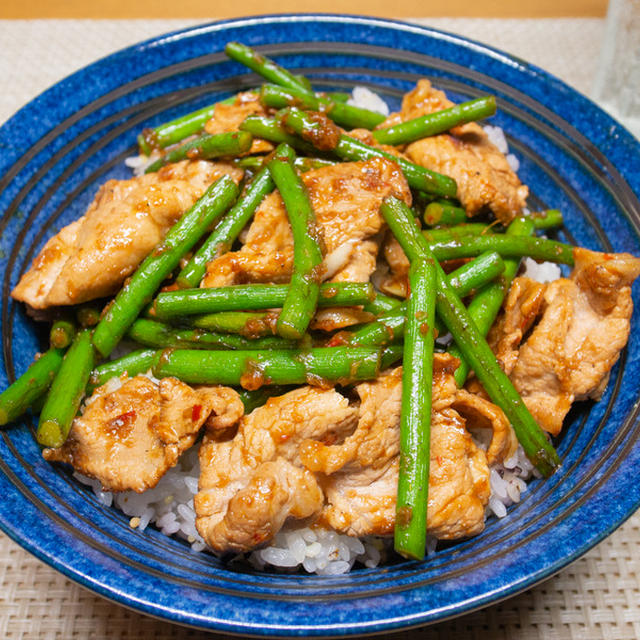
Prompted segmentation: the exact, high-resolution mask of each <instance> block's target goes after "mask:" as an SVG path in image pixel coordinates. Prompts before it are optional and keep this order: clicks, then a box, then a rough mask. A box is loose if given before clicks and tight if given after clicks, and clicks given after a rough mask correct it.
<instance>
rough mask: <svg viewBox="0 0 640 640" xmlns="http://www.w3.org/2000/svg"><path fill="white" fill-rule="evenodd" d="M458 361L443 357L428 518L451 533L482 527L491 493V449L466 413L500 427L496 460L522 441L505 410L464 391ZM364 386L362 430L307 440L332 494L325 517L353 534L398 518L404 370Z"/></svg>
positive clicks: (483, 424) (381, 529)
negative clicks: (479, 442) (335, 440)
mask: <svg viewBox="0 0 640 640" xmlns="http://www.w3.org/2000/svg"><path fill="white" fill-rule="evenodd" d="M456 366H457V360H455V359H454V358H451V357H450V356H448V355H436V357H435V361H434V383H433V406H432V425H431V449H430V458H431V463H430V466H431V468H430V478H429V503H428V516H427V517H428V531H429V533H431V534H433V535H435V536H437V537H438V538H443V539H453V538H459V537H463V536H467V535H473V534H475V533H478V532H479V531H481V530H482V528H483V527H484V508H485V506H486V504H487V502H488V500H489V496H490V487H489V468H488V466H487V454H485V452H484V451H483V450H482V449H480V448H479V447H478V446H476V444H475V443H474V442H473V440H472V438H471V436H470V434H469V432H468V431H467V428H466V426H465V417H466V416H469V423H471V424H473V426H474V427H476V426H477V427H479V428H490V429H493V437H492V442H491V445H490V447H489V457H490V458H491V460H492V461H494V460H501V459H503V458H504V457H506V456H508V455H510V454H511V453H513V451H514V450H515V447H516V445H517V443H516V441H515V436H514V434H513V431H512V429H511V427H510V426H509V424H508V422H507V420H506V418H505V417H504V414H503V413H502V412H501V411H500V409H498V408H497V407H495V406H494V405H492V404H491V403H489V402H488V401H486V400H484V399H483V398H480V397H477V396H473V398H470V397H469V396H471V394H468V393H467V392H459V391H458V390H457V388H456V385H455V380H454V379H453V372H454V371H455V367H456ZM357 390H358V394H359V395H360V399H361V405H360V410H359V414H360V417H359V421H358V426H357V428H356V430H355V431H354V433H353V434H351V435H350V436H348V437H347V438H346V439H345V440H344V442H342V443H339V444H335V445H327V444H323V443H319V442H314V441H306V442H303V443H302V447H301V450H300V452H301V459H302V461H303V463H304V464H305V466H306V467H307V468H309V469H310V470H313V471H315V472H316V474H318V478H319V479H320V480H321V486H322V488H323V490H324V492H325V495H326V501H327V503H326V506H325V508H324V510H323V512H322V514H321V516H320V522H322V523H324V524H325V525H327V526H329V527H331V528H334V529H336V530H337V531H340V532H342V533H347V534H349V535H355V536H363V535H371V534H373V535H390V534H391V533H392V532H393V527H394V523H395V502H396V487H397V481H398V464H399V427H400V410H401V402H402V369H401V368H398V369H395V370H394V371H391V372H389V373H387V374H385V375H383V376H381V377H379V378H378V379H377V380H376V381H374V382H367V383H363V384H361V385H358V388H357ZM454 407H455V408H454ZM463 416H465V417H463Z"/></svg>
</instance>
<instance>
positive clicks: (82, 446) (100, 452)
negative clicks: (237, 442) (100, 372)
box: [43, 376, 244, 493]
mask: <svg viewBox="0 0 640 640" xmlns="http://www.w3.org/2000/svg"><path fill="white" fill-rule="evenodd" d="M121 382H122V385H121V386H120V387H119V388H117V389H115V390H111V389H112V387H113V383H107V384H105V385H103V386H101V387H98V389H96V390H95V392H94V393H93V395H92V396H91V398H90V399H89V400H88V401H87V405H86V409H85V411H84V413H83V414H82V415H81V416H79V417H77V418H76V419H75V420H74V422H73V425H72V427H71V432H70V434H69V437H68V439H67V441H66V442H65V444H64V445H63V446H62V447H60V448H59V449H45V450H44V451H43V456H44V457H45V459H47V460H50V461H57V462H66V463H68V464H70V465H72V466H73V468H74V469H76V471H79V472H80V473H82V474H84V475H87V476H90V477H92V478H96V479H98V480H99V481H100V482H101V483H102V486H103V487H104V488H105V490H109V491H128V490H133V491H137V492H138V493H141V492H142V491H145V490H146V489H150V488H152V487H154V486H155V485H156V484H157V483H158V481H159V480H160V478H161V477H162V476H163V475H164V474H165V473H166V472H167V470H168V469H170V468H171V467H173V466H174V465H175V464H176V462H177V461H178V458H179V457H180V454H181V453H182V452H183V451H185V450H186V449H188V448H189V447H191V446H192V445H193V443H194V442H195V440H196V437H197V435H198V432H199V431H200V428H201V426H202V425H203V424H204V423H205V421H206V422H207V425H208V427H209V428H224V427H226V426H229V425H231V424H235V423H236V422H237V421H238V420H239V419H240V417H241V416H242V414H243V413H244V409H243V405H242V401H241V400H240V397H239V396H238V394H237V393H236V392H235V391H234V390H233V389H231V388H229V387H199V388H194V389H192V388H191V387H189V386H188V385H186V384H184V383H183V382H180V381H179V380H177V379H175V378H165V379H163V380H161V381H160V384H159V385H158V384H156V383H155V382H153V381H152V380H150V379H149V378H147V377H145V376H136V377H135V378H129V379H126V378H123V379H122V380H121Z"/></svg>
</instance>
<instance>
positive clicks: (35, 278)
mask: <svg viewBox="0 0 640 640" xmlns="http://www.w3.org/2000/svg"><path fill="white" fill-rule="evenodd" d="M83 222H84V218H80V219H79V220H76V221H75V222H72V223H71V224H69V225H67V226H66V227H63V228H62V229H61V230H60V231H59V232H58V233H57V234H56V235H55V236H53V238H51V239H50V240H49V241H48V242H47V244H45V245H44V247H43V248H42V250H41V251H40V253H39V254H38V255H37V256H36V257H35V259H34V260H33V262H32V263H31V267H30V268H29V271H27V272H26V273H25V274H24V275H23V276H22V278H20V282H19V283H18V284H17V285H16V287H15V288H14V290H13V291H12V292H11V295H12V297H13V298H15V299H16V300H22V301H23V302H26V303H27V304H29V305H30V306H31V307H32V308H34V309H45V308H46V307H48V306H49V305H48V304H47V296H48V295H49V291H50V290H51V287H52V285H53V283H54V282H56V280H57V279H58V276H59V275H60V272H61V271H62V267H64V265H65V264H66V262H67V261H68V260H69V259H70V258H71V257H72V256H73V255H74V254H75V251H76V248H75V246H76V240H77V238H78V233H79V231H80V228H81V227H82V223H83Z"/></svg>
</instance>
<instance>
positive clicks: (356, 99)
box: [347, 87, 389, 116]
mask: <svg viewBox="0 0 640 640" xmlns="http://www.w3.org/2000/svg"><path fill="white" fill-rule="evenodd" d="M347 104H350V105H352V106H354V107H360V108H361V109H369V111H375V112H376V113H381V114H382V115H383V116H388V115H389V106H388V105H387V103H386V102H385V101H384V100H383V99H382V98H381V97H380V96H379V95H378V94H377V93H374V92H373V91H371V89H367V88H366V87H355V88H354V89H353V91H352V92H351V97H350V98H349V99H348V100H347Z"/></svg>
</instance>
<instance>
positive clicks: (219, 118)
mask: <svg viewBox="0 0 640 640" xmlns="http://www.w3.org/2000/svg"><path fill="white" fill-rule="evenodd" d="M266 114H267V111H266V109H265V108H264V107H263V106H262V104H261V103H260V100H259V97H258V94H257V93H254V92H253V91H246V92H244V93H239V94H238V95H237V96H236V99H235V102H233V103H232V104H217V105H216V108H215V109H214V112H213V116H212V118H211V119H210V120H209V121H207V123H206V124H205V126H204V130H205V131H206V132H207V133H228V132H232V131H239V127H240V125H241V124H242V122H243V121H244V119H245V118H246V117H247V116H264V115H266ZM272 149H273V145H272V144H271V143H270V142H267V141H266V140H260V139H258V138H254V140H253V143H252V144H251V149H249V151H248V152H247V153H265V152H269V151H271V150H272Z"/></svg>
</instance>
